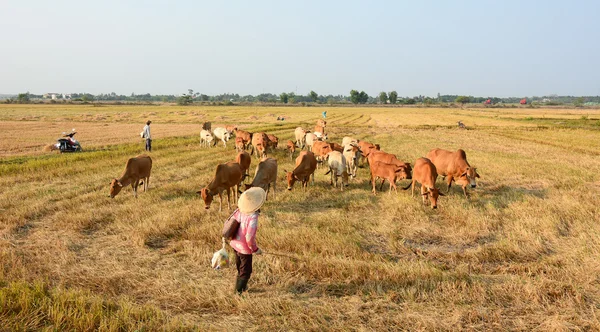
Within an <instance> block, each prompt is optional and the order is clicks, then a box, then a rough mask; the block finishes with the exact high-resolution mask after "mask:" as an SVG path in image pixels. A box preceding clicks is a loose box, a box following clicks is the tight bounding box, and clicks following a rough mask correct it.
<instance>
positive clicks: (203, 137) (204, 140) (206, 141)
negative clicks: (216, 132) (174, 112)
mask: <svg viewBox="0 0 600 332" xmlns="http://www.w3.org/2000/svg"><path fill="white" fill-rule="evenodd" d="M214 139H215V137H214V136H213V135H212V134H211V133H210V131H208V130H204V129H202V131H200V145H201V146H205V145H206V147H210V145H211V143H212V141H213V140H214Z"/></svg>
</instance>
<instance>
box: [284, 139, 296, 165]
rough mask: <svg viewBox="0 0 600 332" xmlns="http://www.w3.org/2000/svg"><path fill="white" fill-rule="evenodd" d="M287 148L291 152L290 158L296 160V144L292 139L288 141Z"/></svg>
mask: <svg viewBox="0 0 600 332" xmlns="http://www.w3.org/2000/svg"><path fill="white" fill-rule="evenodd" d="M286 149H287V150H288V151H289V152H290V159H291V160H294V152H296V144H294V142H292V141H291V140H288V141H287V144H286Z"/></svg>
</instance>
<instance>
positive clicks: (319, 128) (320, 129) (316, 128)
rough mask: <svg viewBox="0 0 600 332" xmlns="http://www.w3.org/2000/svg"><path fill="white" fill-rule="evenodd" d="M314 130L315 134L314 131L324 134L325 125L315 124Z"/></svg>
mask: <svg viewBox="0 0 600 332" xmlns="http://www.w3.org/2000/svg"><path fill="white" fill-rule="evenodd" d="M314 132H315V135H316V133H321V135H325V127H322V126H319V125H317V126H315V130H314Z"/></svg>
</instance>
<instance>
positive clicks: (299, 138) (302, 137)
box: [294, 127, 306, 149]
mask: <svg viewBox="0 0 600 332" xmlns="http://www.w3.org/2000/svg"><path fill="white" fill-rule="evenodd" d="M294 137H295V138H296V146H297V147H299V148H300V149H304V146H305V145H306V130H304V129H302V127H297V128H296V130H294Z"/></svg>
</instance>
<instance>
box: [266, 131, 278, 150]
mask: <svg viewBox="0 0 600 332" xmlns="http://www.w3.org/2000/svg"><path fill="white" fill-rule="evenodd" d="M267 138H268V139H269V141H268V142H267V146H268V147H270V148H271V149H277V145H278V144H279V138H277V136H275V135H271V134H267Z"/></svg>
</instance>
